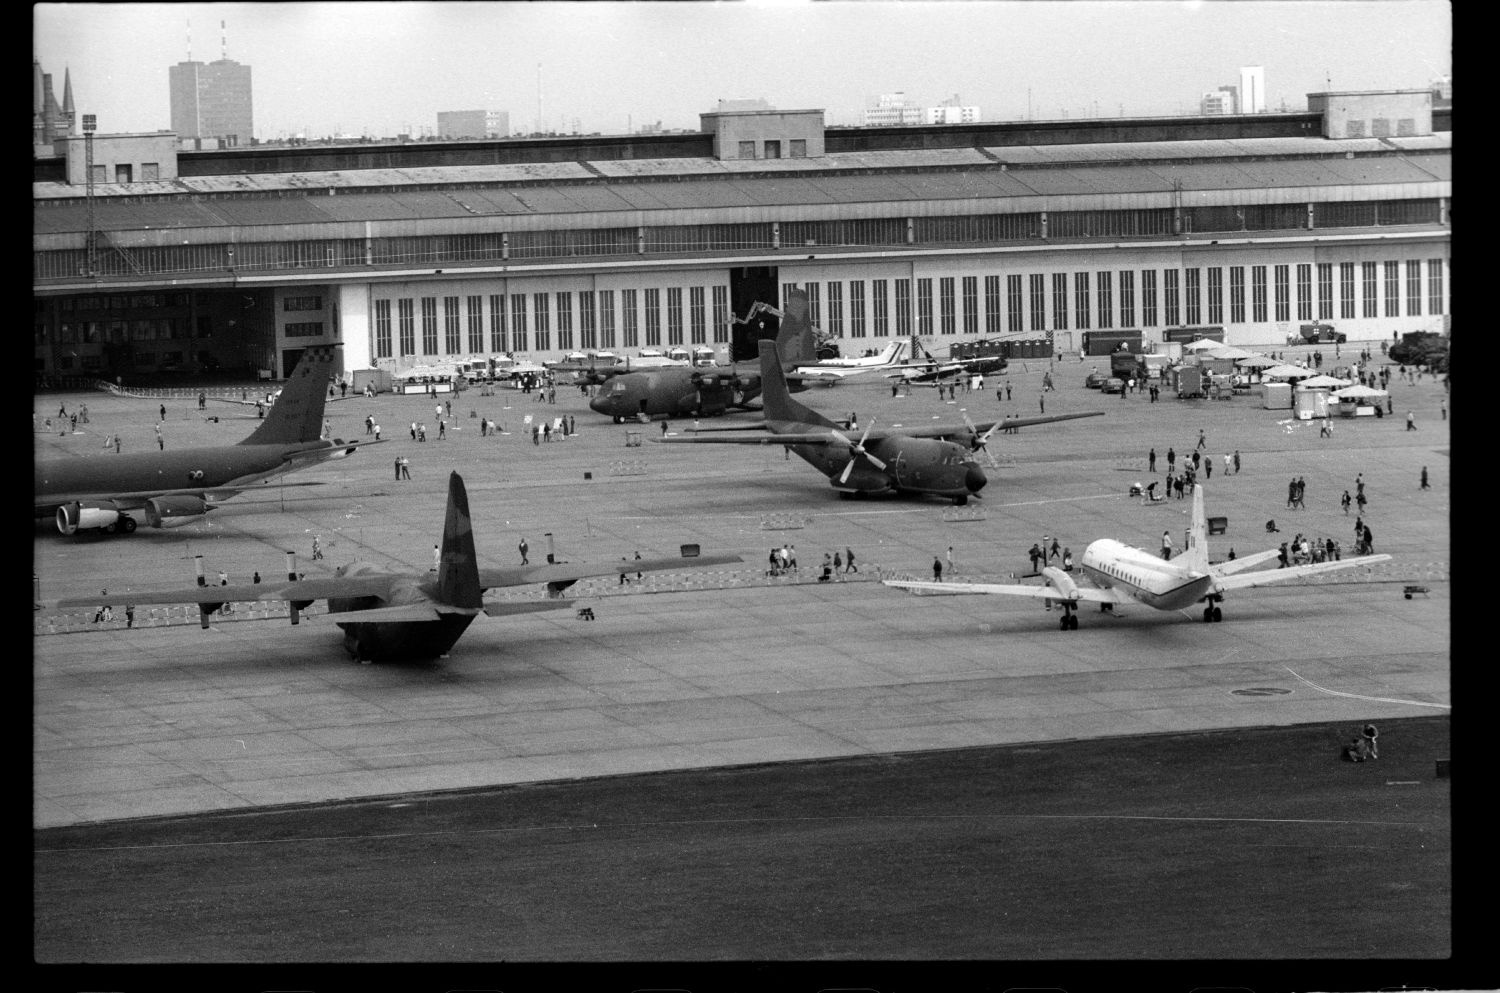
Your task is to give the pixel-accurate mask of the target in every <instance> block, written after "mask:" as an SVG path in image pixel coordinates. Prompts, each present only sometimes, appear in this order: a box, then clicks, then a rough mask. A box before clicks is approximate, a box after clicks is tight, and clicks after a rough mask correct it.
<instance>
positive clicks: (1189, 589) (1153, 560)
mask: <svg viewBox="0 0 1500 993" xmlns="http://www.w3.org/2000/svg"><path fill="white" fill-rule="evenodd" d="M1081 565H1082V567H1083V573H1084V575H1086V576H1087V577H1088V578H1089V580H1090V581H1091V582H1093V583H1094V585H1096V586H1101V587H1106V588H1113V589H1117V590H1119V591H1120V592H1121V593H1124V594H1126V595H1128V596H1130V597H1132V598H1134V599H1136V600H1139V601H1140V602H1141V603H1144V604H1146V605H1147V606H1148V607H1155V608H1156V609H1157V610H1181V609H1182V608H1184V607H1190V606H1192V605H1193V604H1195V603H1197V602H1198V601H1199V600H1202V599H1203V598H1204V597H1205V596H1206V595H1208V593H1209V590H1210V587H1211V586H1212V585H1213V577H1212V576H1210V575H1209V574H1208V573H1206V572H1201V573H1200V572H1194V571H1192V570H1189V569H1187V568H1185V567H1183V566H1181V565H1178V564H1176V563H1174V562H1172V561H1169V560H1167V559H1164V558H1162V557H1161V556H1160V555H1159V554H1155V555H1153V554H1152V553H1151V552H1147V551H1143V550H1142V549H1139V548H1132V547H1131V546H1130V545H1126V544H1124V543H1122V542H1118V541H1115V540H1114V539H1112V538H1101V539H1099V540H1098V541H1096V542H1094V543H1093V544H1091V545H1089V547H1088V548H1086V549H1084V552H1083V559H1082V562H1081Z"/></svg>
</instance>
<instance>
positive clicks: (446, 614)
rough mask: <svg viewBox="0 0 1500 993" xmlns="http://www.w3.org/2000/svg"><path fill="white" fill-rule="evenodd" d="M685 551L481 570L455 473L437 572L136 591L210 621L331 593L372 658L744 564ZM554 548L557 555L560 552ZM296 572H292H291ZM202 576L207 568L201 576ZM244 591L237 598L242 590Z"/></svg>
mask: <svg viewBox="0 0 1500 993" xmlns="http://www.w3.org/2000/svg"><path fill="white" fill-rule="evenodd" d="M684 553H685V554H684V556H683V557H681V558H657V559H631V560H629V561H626V560H621V561H620V562H618V563H615V564H606V563H586V562H585V563H577V564H573V563H566V562H562V563H551V562H549V563H547V564H539V565H523V566H516V567H513V568H501V569H481V568H480V567H479V562H478V558H477V557H476V555H475V551H474V529H473V526H472V524H471V523H470V520H469V497H468V492H467V491H466V490H465V488H464V481H463V478H462V477H460V476H459V474H458V473H456V472H455V473H452V474H451V475H450V476H449V477H448V510H447V517H446V519H445V521H444V523H443V540H442V546H441V551H440V554H439V561H438V566H437V569H436V571H435V572H430V573H427V574H412V573H395V572H390V571H387V570H385V569H382V568H380V567H379V566H377V565H373V564H370V563H367V562H353V563H350V564H349V565H345V566H340V567H338V568H337V569H336V570H334V573H333V575H332V576H331V577H329V578H327V579H303V580H291V581H288V582H284V583H271V584H262V585H259V586H250V587H246V586H241V587H225V586H202V585H200V586H197V587H194V588H191V589H176V590H154V591H152V590H147V591H144V592H137V591H131V592H129V593H127V594H122V595H123V596H128V597H129V599H130V601H131V602H132V603H135V604H142V603H196V604H197V605H198V611H199V614H200V616H201V619H202V623H203V626H204V627H205V628H206V627H208V626H209V616H210V615H211V614H213V613H214V612H215V611H217V610H219V609H220V608H221V607H222V606H223V605H224V604H225V603H226V602H229V601H233V600H239V599H254V600H269V601H280V600H285V601H288V602H289V603H290V605H291V620H292V623H293V624H296V623H297V622H298V619H299V616H298V612H299V611H300V610H302V609H304V608H306V607H307V606H309V605H310V604H311V603H312V602H313V601H314V600H327V601H328V613H329V615H330V617H331V618H332V619H333V621H334V623H336V624H337V625H338V626H339V627H340V628H341V629H342V630H343V632H344V647H345V649H346V650H347V651H348V652H349V654H350V655H351V656H352V657H354V658H355V659H357V660H363V661H368V662H383V661H400V660H414V659H431V658H436V657H438V656H440V655H442V654H444V653H446V652H447V651H448V649H449V648H451V647H453V643H454V642H455V641H457V640H458V638H459V636H460V635H461V634H463V633H464V630H465V629H466V628H467V627H468V626H469V623H470V622H471V621H473V620H474V618H475V617H476V616H478V615H479V614H481V613H482V614H485V615H487V616H490V617H502V616H510V615H515V614H530V613H536V612H538V611H544V610H557V609H560V608H565V607H569V606H571V605H572V601H571V600H561V599H557V598H556V597H557V594H559V593H561V592H562V591H563V590H565V589H567V588H568V587H569V586H572V585H573V584H574V583H576V582H577V581H578V580H580V579H586V578H588V577H590V576H613V575H618V574H621V573H630V572H652V571H656V570H661V569H696V568H701V567H703V566H711V565H725V564H728V563H733V562H740V561H742V559H741V558H740V557H739V556H738V555H702V556H698V555H696V546H691V545H690V546H687V548H685V549H684ZM550 557H551V556H549V558H550ZM289 571H290V570H289ZM199 582H200V583H201V582H202V575H201V574H200V576H199ZM540 583H545V584H546V585H547V590H548V592H549V594H551V596H550V597H549V598H548V599H546V600H526V601H517V602H514V603H485V602H484V600H483V595H484V591H485V590H490V589H496V588H499V587H506V586H524V585H529V584H540ZM236 593H238V594H241V595H240V596H235V595H234V594H236ZM95 603H97V600H96V599H90V598H87V597H67V598H63V599H59V600H51V601H46V602H45V603H44V604H43V606H44V607H46V608H64V607H81V606H89V605H92V604H95Z"/></svg>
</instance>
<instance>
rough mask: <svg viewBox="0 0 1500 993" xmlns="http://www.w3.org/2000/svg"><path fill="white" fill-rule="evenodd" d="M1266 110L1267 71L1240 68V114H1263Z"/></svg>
mask: <svg viewBox="0 0 1500 993" xmlns="http://www.w3.org/2000/svg"><path fill="white" fill-rule="evenodd" d="M1265 109H1266V70H1265V68H1264V67H1263V66H1240V113H1241V114H1261V113H1264V112H1265Z"/></svg>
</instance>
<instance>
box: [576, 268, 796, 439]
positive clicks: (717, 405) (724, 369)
mask: <svg viewBox="0 0 1500 993" xmlns="http://www.w3.org/2000/svg"><path fill="white" fill-rule="evenodd" d="M763 309H765V310H768V311H769V310H770V309H771V308H769V307H765V308H763ZM766 340H769V339H766ZM776 342H777V344H779V345H780V347H781V350H782V352H781V354H782V355H783V356H784V357H785V360H786V361H787V362H789V363H795V362H801V361H804V360H806V359H810V358H812V357H813V355H814V349H815V348H816V347H817V346H816V342H815V337H814V335H813V330H812V325H811V324H809V323H808V320H807V291H806V290H793V291H791V293H790V294H789V296H788V300H787V306H786V312H785V314H784V315H783V317H782V321H781V328H780V330H779V331H778V332H777V334H776ZM761 378H762V372H761V371H760V370H759V369H742V368H740V367H738V366H734V365H727V366H721V365H711V366H681V367H676V368H671V367H666V368H659V369H651V370H647V371H642V372H631V373H626V374H625V375H621V376H614V377H612V378H611V379H610V380H609V381H608V382H607V383H605V385H604V387H603V388H602V389H600V391H599V395H598V396H596V397H594V398H593V399H592V400H590V401H589V407H590V409H592V410H596V411H598V412H599V413H601V414H608V415H609V416H610V418H611V419H612V420H613V421H614V422H615V423H616V424H619V423H620V422H621V421H626V420H638V419H640V418H641V417H643V416H644V417H646V418H652V417H714V416H717V415H719V414H723V413H726V412H727V411H729V410H730V409H731V408H735V409H739V410H755V409H756V408H754V407H751V406H749V405H748V404H749V401H751V400H753V399H755V398H756V397H757V396H759V395H760V391H761V385H762V384H761Z"/></svg>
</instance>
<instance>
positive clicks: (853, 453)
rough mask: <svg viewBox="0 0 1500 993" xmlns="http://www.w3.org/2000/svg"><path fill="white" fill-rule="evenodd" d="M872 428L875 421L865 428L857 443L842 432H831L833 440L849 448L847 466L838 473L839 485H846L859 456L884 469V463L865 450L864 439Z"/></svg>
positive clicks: (868, 435)
mask: <svg viewBox="0 0 1500 993" xmlns="http://www.w3.org/2000/svg"><path fill="white" fill-rule="evenodd" d="M874 426H875V421H874V420H873V419H872V420H871V421H870V424H869V426H868V427H866V428H865V433H864V434H862V435H860V437H859V441H858V442H857V443H856V442H853V441H850V440H849V436H848V435H846V434H844V433H843V432H842V431H839V430H836V429H835V430H834V431H833V436H834V437H835V438H837V439H838V440H839V441H841V442H843V443H844V444H846V445H848V446H849V464H848V465H846V466H844V471H843V472H841V473H839V482H840V483H847V482H848V481H849V474H850V473H852V472H853V471H854V463H855V462H857V461H858V460H859V457H860V456H861V455H863V456H864V457H865V458H866V459H868V460H869V461H870V464H871V465H873V466H874V467H875V468H877V469H884V468H885V463H884V462H882V461H880V460H879V459H877V458H876V457H875V456H873V455H871V454H870V453H869V451H868V450H867V449H866V448H865V439H866V438H868V437H870V429H871V428H873V427H874Z"/></svg>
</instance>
